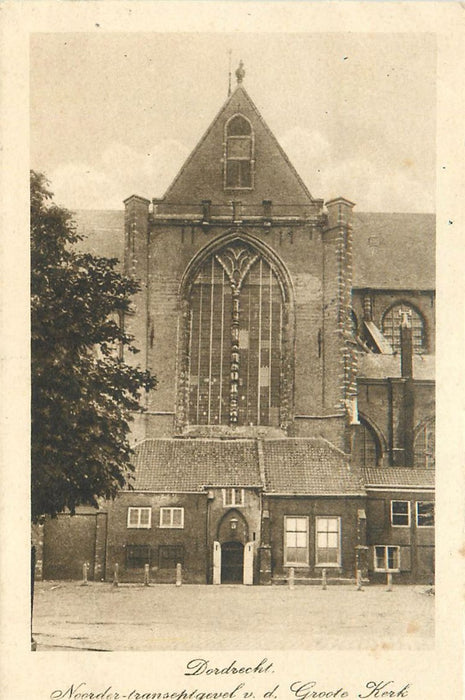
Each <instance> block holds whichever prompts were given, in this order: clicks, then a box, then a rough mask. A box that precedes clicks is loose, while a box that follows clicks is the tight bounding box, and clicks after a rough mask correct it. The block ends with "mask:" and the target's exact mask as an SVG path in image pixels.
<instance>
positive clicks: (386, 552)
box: [373, 544, 400, 573]
mask: <svg viewBox="0 0 465 700" xmlns="http://www.w3.org/2000/svg"><path fill="white" fill-rule="evenodd" d="M380 547H382V548H383V549H384V564H385V566H384V568H382V569H380V568H378V566H377V556H376V550H377V549H378V548H380ZM389 549H396V550H397V568H396V569H389V568H388V566H387V564H388V550H389ZM373 568H374V571H377V572H381V573H396V572H397V573H399V572H400V545H397V544H375V545H374V547H373Z"/></svg>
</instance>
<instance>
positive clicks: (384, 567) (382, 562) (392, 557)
mask: <svg viewBox="0 0 465 700" xmlns="http://www.w3.org/2000/svg"><path fill="white" fill-rule="evenodd" d="M399 550H400V548H399V547H391V546H389V545H376V547H375V571H399V570H400V551H399Z"/></svg>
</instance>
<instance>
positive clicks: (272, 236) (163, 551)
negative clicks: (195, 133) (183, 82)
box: [38, 69, 435, 584]
mask: <svg viewBox="0 0 465 700" xmlns="http://www.w3.org/2000/svg"><path fill="white" fill-rule="evenodd" d="M237 79H238V83H237V87H236V89H235V90H234V91H233V92H232V94H231V95H230V96H229V97H228V99H227V101H226V103H225V104H224V106H223V107H222V108H221V110H220V112H219V114H218V115H217V117H216V118H215V119H214V121H213V123H212V124H211V126H210V128H209V129H208V130H207V132H206V134H205V135H204V137H203V138H202V139H201V141H200V142H199V144H198V145H197V146H196V148H195V149H194V151H193V153H192V154H191V156H190V157H189V158H188V160H187V161H186V163H185V164H184V166H183V168H182V169H181V171H180V172H179V174H178V176H177V177H176V178H175V180H174V182H173V183H172V184H171V186H170V187H169V188H168V190H167V192H166V194H165V196H164V197H163V198H162V199H158V200H153V201H149V200H147V199H144V198H142V197H139V196H137V195H134V196H131V197H129V198H128V199H127V200H126V201H125V212H124V226H123V221H122V215H120V212H78V213H77V215H76V220H77V223H78V226H79V228H80V230H81V231H83V232H84V233H88V234H89V236H88V240H87V245H88V246H89V247H92V246H94V249H95V250H96V252H99V253H102V252H103V253H106V254H112V255H113V256H115V255H117V256H119V257H120V259H121V261H122V265H123V268H124V271H125V272H126V274H128V275H134V276H135V277H136V278H138V279H139V280H140V281H141V291H140V293H139V294H138V296H137V298H136V299H135V301H134V309H133V313H131V314H128V315H127V316H126V318H125V319H124V323H125V328H126V329H127V330H128V331H129V332H130V333H131V334H133V335H134V336H135V342H136V345H137V346H138V348H139V349H140V353H139V354H138V355H137V356H136V361H137V362H138V364H140V365H142V366H143V367H144V368H148V369H150V370H152V371H153V372H154V373H155V374H156V375H157V378H158V386H157V389H156V390H155V391H153V392H151V393H150V395H149V396H148V397H147V405H146V410H145V411H144V412H143V413H142V414H140V415H138V416H136V417H135V422H134V433H133V442H134V446H135V457H134V460H135V467H136V470H135V479H134V482H133V484H132V486H133V488H132V489H131V490H125V491H122V492H121V493H120V494H119V495H118V496H117V498H116V499H115V501H114V502H111V503H102V506H101V508H100V510H99V511H98V512H95V511H91V510H90V509H89V510H86V509H81V510H80V512H78V514H77V515H75V516H74V517H72V518H71V517H70V516H68V515H65V514H63V515H60V516H58V518H57V519H55V520H53V521H47V522H46V523H45V525H44V526H42V528H41V532H40V535H39V537H40V543H41V548H40V553H39V558H38V559H39V569H40V570H39V572H38V573H39V575H43V576H44V577H46V578H61V577H63V578H77V577H79V576H80V572H81V570H82V564H83V562H84V561H88V562H89V564H90V574H89V575H90V578H94V579H96V580H99V579H111V576H112V573H113V571H114V567H115V564H118V567H119V574H120V578H121V580H127V581H140V580H142V577H143V572H144V567H145V565H147V564H148V565H149V568H150V577H151V579H152V580H153V581H159V582H165V581H173V580H174V578H173V577H174V572H175V568H176V564H178V563H181V564H182V569H183V577H184V580H185V581H186V582H196V583H211V584H221V583H231V582H237V583H245V584H270V583H279V582H282V581H285V580H286V579H287V578H288V576H289V571H290V569H291V568H293V569H294V571H295V576H296V578H297V579H302V581H304V582H308V583H311V582H318V581H321V577H322V572H323V570H325V571H326V575H327V576H328V578H330V579H332V580H334V581H339V582H346V581H351V580H354V579H355V576H356V571H357V570H359V571H361V572H362V576H363V578H364V579H365V580H367V581H368V580H369V581H372V582H380V581H384V580H385V578H386V573H387V572H391V573H392V574H393V577H394V581H398V582H405V583H429V582H431V581H432V580H433V578H434V415H435V406H434V376H433V371H434V355H433V353H434V336H435V328H434V304H435V294H434V217H433V216H432V215H426V214H424V215H422V214H411V215H409V214H368V213H360V214H358V213H355V212H354V211H353V209H354V204H353V203H352V202H350V201H348V200H347V199H345V198H344V197H339V198H336V199H332V200H331V201H327V202H324V201H323V200H322V199H315V198H314V197H313V196H312V195H311V194H310V192H309V191H308V189H307V187H306V186H305V184H304V183H303V181H302V180H301V178H300V177H299V175H298V173H297V172H296V171H295V169H294V167H293V166H292V164H291V163H290V162H289V160H288V158H287V156H286V155H285V153H284V152H283V150H282V149H281V147H280V146H279V144H278V142H277V140H276V139H275V137H274V135H273V134H272V133H271V131H270V130H269V128H268V127H267V125H266V123H265V121H264V120H263V118H262V117H261V115H260V114H259V112H258V110H257V108H256V107H255V105H254V104H253V102H252V100H251V98H250V97H249V95H248V93H247V92H246V90H245V89H244V86H243V83H242V79H243V72H242V69H239V70H238V72H237ZM123 230H124V238H123ZM126 359H127V360H128V361H130V358H126ZM67 557H68V558H67Z"/></svg>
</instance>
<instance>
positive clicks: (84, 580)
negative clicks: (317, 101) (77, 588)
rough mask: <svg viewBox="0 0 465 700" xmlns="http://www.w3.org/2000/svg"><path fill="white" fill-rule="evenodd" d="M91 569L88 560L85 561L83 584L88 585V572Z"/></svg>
mask: <svg viewBox="0 0 465 700" xmlns="http://www.w3.org/2000/svg"><path fill="white" fill-rule="evenodd" d="M88 571H89V564H88V562H86V561H85V562H84V564H83V565H82V583H81V586H87V572H88Z"/></svg>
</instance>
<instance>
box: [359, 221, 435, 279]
mask: <svg viewBox="0 0 465 700" xmlns="http://www.w3.org/2000/svg"><path fill="white" fill-rule="evenodd" d="M353 217H354V218H353V229H354V236H353V265H354V271H353V286H354V287H359V288H364V287H365V288H373V289H422V290H427V289H435V286H436V285H435V232H436V217H435V215H434V214H403V213H402V214H390V213H366V212H356V211H354V214H353Z"/></svg>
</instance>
